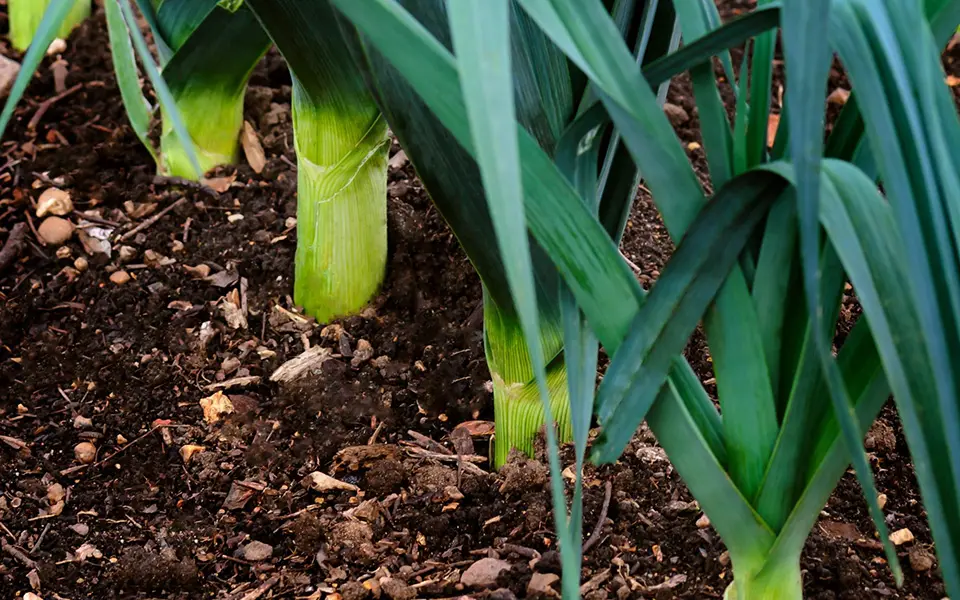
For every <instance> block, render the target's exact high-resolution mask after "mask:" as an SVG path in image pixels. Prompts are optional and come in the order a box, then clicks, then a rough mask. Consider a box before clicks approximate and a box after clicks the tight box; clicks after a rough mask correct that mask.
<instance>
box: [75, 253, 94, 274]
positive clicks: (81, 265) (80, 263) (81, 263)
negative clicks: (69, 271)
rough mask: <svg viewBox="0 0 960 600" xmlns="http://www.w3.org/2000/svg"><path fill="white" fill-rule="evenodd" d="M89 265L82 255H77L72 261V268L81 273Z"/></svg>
mask: <svg viewBox="0 0 960 600" xmlns="http://www.w3.org/2000/svg"><path fill="white" fill-rule="evenodd" d="M89 267H90V262H89V261H88V260H87V259H86V258H84V257H82V256H78V257H77V259H76V260H75V261H73V268H74V269H76V270H77V271H80V272H81V273H82V272H84V271H86V270H87V269H88V268H89Z"/></svg>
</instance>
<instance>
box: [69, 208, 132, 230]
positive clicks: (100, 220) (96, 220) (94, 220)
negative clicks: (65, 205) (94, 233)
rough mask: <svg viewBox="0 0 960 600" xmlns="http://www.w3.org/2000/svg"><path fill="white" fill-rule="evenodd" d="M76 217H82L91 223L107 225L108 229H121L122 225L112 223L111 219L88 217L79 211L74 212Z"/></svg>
mask: <svg viewBox="0 0 960 600" xmlns="http://www.w3.org/2000/svg"><path fill="white" fill-rule="evenodd" d="M73 214H74V216H77V217H80V218H81V219H86V220H87V221H90V222H91V223H97V224H99V225H107V226H108V227H120V223H117V222H116V221H111V220H109V219H104V218H103V217H98V216H97V215H88V214H87V213H85V212H80V211H79V210H75V211H73Z"/></svg>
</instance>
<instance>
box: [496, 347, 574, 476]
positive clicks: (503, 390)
mask: <svg viewBox="0 0 960 600" xmlns="http://www.w3.org/2000/svg"><path fill="white" fill-rule="evenodd" d="M490 376H491V377H492V378H493V414H494V430H495V431H494V433H495V438H494V454H493V462H494V466H495V467H496V468H500V467H502V466H503V465H504V463H506V462H507V456H508V455H509V454H510V450H512V449H513V448H516V449H517V450H520V451H521V452H523V453H524V454H527V455H533V442H534V440H535V439H536V436H537V434H538V433H540V430H541V429H542V428H543V402H541V400H540V393H539V391H538V390H537V382H536V381H534V380H532V379H531V380H530V381H528V382H526V383H522V382H513V383H507V382H506V381H504V379H503V378H502V377H501V376H500V375H499V374H498V373H496V372H493V371H491V373H490ZM547 391H548V392H549V394H550V408H551V410H552V411H553V418H554V419H556V421H557V428H558V431H559V435H558V438H559V439H560V441H562V442H568V441H570V440H571V439H573V428H572V426H571V423H570V393H569V390H568V388H567V367H566V364H565V363H564V361H563V357H558V359H556V360H554V361H553V362H552V363H550V365H549V366H548V367H547Z"/></svg>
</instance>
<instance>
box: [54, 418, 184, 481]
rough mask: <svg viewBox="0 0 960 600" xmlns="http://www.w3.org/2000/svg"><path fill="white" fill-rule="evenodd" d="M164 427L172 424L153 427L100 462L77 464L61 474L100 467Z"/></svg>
mask: <svg viewBox="0 0 960 600" xmlns="http://www.w3.org/2000/svg"><path fill="white" fill-rule="evenodd" d="M164 427H170V425H157V426H156V427H153V428H151V429H150V431H148V432H146V433H145V434H143V435H141V436H140V437H138V438H137V439H135V440H133V441H132V442H130V443H128V444H127V445H125V446H124V447H123V448H120V449H119V450H117V451H116V452H114V453H113V454H111V455H110V456H107V457H106V458H104V459H103V460H101V461H99V462H96V463H91V464H89V465H77V466H76V467H70V468H68V469H64V470H62V471H60V475H70V474H72V473H76V472H78V471H82V470H84V469H86V468H88V467H99V466H100V465H103V464H104V463H106V462H109V461H111V460H113V457H115V456H117V455H118V454H120V453H122V452H125V451H126V450H127V448H129V447H131V446H133V445H134V444H136V443H137V442H139V441H141V440H143V439H145V438H146V437H147V436H149V435H150V434H151V433H153V432H154V431H157V430H158V429H163V428H164Z"/></svg>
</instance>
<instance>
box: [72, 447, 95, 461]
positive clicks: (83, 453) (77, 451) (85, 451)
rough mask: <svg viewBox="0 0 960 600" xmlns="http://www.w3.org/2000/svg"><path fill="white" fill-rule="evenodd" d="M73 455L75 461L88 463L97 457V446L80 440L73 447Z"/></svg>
mask: <svg viewBox="0 0 960 600" xmlns="http://www.w3.org/2000/svg"><path fill="white" fill-rule="evenodd" d="M73 455H74V456H75V457H76V459H77V462H79V463H81V464H84V465H89V464H90V463H92V462H93V461H94V460H96V458H97V447H96V446H94V445H93V444H91V443H90V442H80V443H79V444H77V445H76V446H74V447H73Z"/></svg>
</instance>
